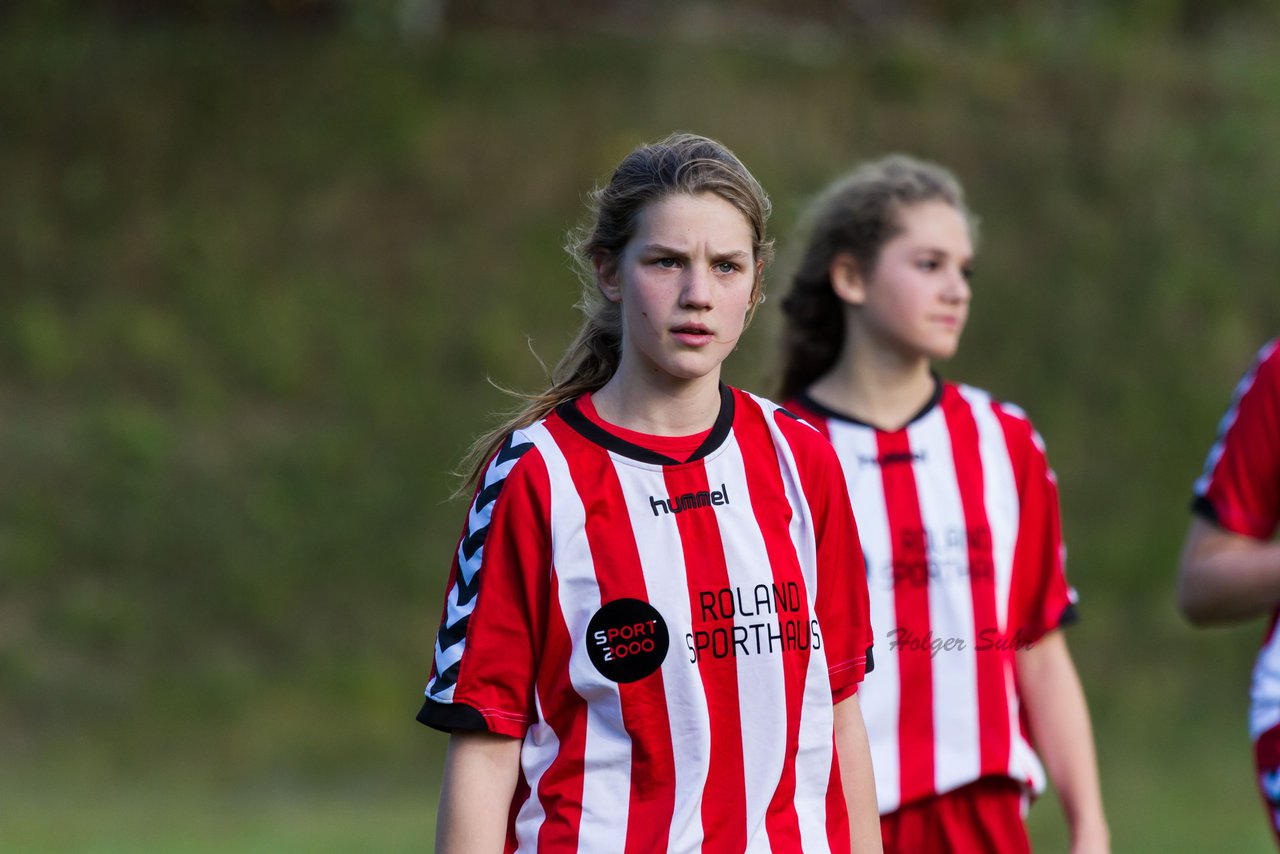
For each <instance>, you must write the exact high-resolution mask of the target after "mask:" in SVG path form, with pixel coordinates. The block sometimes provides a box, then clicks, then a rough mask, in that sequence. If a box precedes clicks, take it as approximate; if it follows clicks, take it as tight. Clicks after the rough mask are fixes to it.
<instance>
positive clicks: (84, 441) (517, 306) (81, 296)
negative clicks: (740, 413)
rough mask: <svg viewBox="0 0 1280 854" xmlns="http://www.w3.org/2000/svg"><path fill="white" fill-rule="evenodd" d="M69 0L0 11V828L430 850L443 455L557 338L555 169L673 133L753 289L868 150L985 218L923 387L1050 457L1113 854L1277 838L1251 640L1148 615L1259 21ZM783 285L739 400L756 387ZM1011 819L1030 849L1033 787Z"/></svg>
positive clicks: (1053, 847) (1161, 603) (1247, 320)
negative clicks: (995, 402)
mask: <svg viewBox="0 0 1280 854" xmlns="http://www.w3.org/2000/svg"><path fill="white" fill-rule="evenodd" d="M75 5H76V4H68V3H48V2H46V3H29V4H19V5H18V8H20V9H25V11H14V10H13V9H9V10H6V11H5V12H3V13H0V282H3V287H0V483H3V485H4V486H3V488H2V489H0V757H2V759H0V848H2V849H4V850H13V851H94V852H108V851H145V850H154V851H193V852H197V851H226V850H237V851H285V850H298V851H302V850H305V851H351V850H387V851H393V850H417V849H422V848H429V847H430V840H431V837H432V833H433V813H434V809H435V796H436V788H437V786H438V778H439V769H440V758H441V756H442V751H443V745H444V738H443V736H440V735H439V734H436V733H433V732H430V731H427V730H425V729H423V728H422V727H420V726H419V725H417V724H416V723H414V722H413V715H414V713H415V712H416V709H417V706H418V703H419V696H420V690H421V688H422V685H423V683H424V682H425V678H426V675H427V671H428V668H429V663H430V648H431V644H432V641H433V638H434V632H435V627H436V623H437V620H438V617H439V608H440V597H441V595H442V592H443V591H442V586H443V582H444V578H445V575H446V573H447V571H448V563H449V556H450V553H451V551H452V548H453V545H454V540H455V537H456V534H457V530H458V527H459V525H460V524H461V519H462V514H463V511H464V508H463V507H462V506H461V505H460V504H459V503H458V502H456V501H450V499H449V495H450V493H451V491H452V489H453V488H454V487H455V486H456V481H454V480H453V479H451V478H450V476H449V474H448V471H449V470H450V469H451V468H452V467H453V466H454V465H455V463H456V462H457V461H458V459H459V457H460V455H461V453H462V451H463V450H464V448H465V447H466V445H467V442H468V440H469V438H470V437H471V436H472V435H474V434H475V433H476V432H478V431H479V430H480V429H481V428H482V427H484V426H487V425H488V424H489V423H491V421H490V413H493V412H495V411H498V410H501V409H504V408H506V407H508V406H510V405H511V400H510V399H509V398H507V397H505V396H504V395H503V394H502V393H500V392H499V391H497V390H496V389H495V388H493V387H492V386H491V385H489V384H488V383H486V381H485V380H486V377H492V378H493V379H494V380H496V381H498V382H500V383H502V384H505V385H509V386H513V387H516V388H525V389H528V388H532V387H535V386H537V385H538V384H539V382H540V381H541V379H542V377H543V369H542V367H541V366H540V364H539V361H538V357H540V358H541V359H542V360H543V361H545V362H549V363H553V362H554V361H555V360H556V358H557V357H558V356H559V354H560V352H561V351H562V349H563V347H564V346H565V344H566V343H567V341H568V338H569V337H570V335H571V332H572V330H573V328H574V326H575V325H576V317H575V316H574V314H573V312H572V311H571V309H570V305H571V304H572V302H573V300H574V299H575V295H576V283H575V282H574V280H573V277H572V275H571V273H570V271H569V269H568V265H567V262H566V259H565V257H564V255H563V253H562V251H561V249H560V245H561V243H562V239H563V235H564V233H565V231H566V230H567V229H568V228H569V227H570V226H572V225H573V224H575V223H576V222H577V221H578V220H579V218H580V216H581V211H582V201H583V198H584V196H585V194H586V192H587V190H588V189H589V188H590V187H591V186H592V185H593V183H595V182H596V181H597V180H599V179H601V178H602V177H605V176H606V175H607V172H608V171H609V170H610V169H611V168H612V167H613V165H615V164H616V162H617V160H618V159H619V158H620V157H621V156H622V155H623V154H625V153H626V151H628V150H629V149H630V148H631V147H632V146H634V145H635V144H636V143H638V142H641V141H645V140H650V139H654V138H657V137H660V136H662V135H665V134H666V133H667V132H669V131H670V130H673V129H688V130H695V131H698V132H702V133H706V134H709V135H712V136H715V137H718V138H720V139H722V140H723V141H725V142H726V143H728V144H729V145H730V146H731V147H732V148H734V150H735V151H736V152H737V153H738V154H739V155H740V156H741V157H742V158H743V159H744V161H745V162H746V163H747V164H748V165H749V166H750V167H751V168H752V169H753V171H754V172H755V173H756V175H757V176H758V177H759V178H760V179H761V181H762V182H763V183H764V185H765V186H766V188H768V189H769V191H770V192H771V194H772V196H773V198H774V201H775V206H776V207H775V216H774V220H773V226H774V231H775V233H776V234H777V235H778V236H779V244H780V249H781V250H782V255H783V262H782V263H781V264H779V265H776V266H775V270H774V274H775V275H774V277H773V279H772V282H771V284H772V289H773V292H774V293H775V294H778V293H779V292H780V291H781V290H782V287H783V282H782V280H781V279H780V278H779V274H780V273H781V272H782V271H783V270H784V269H785V261H786V256H787V248H788V245H789V243H790V241H789V240H788V237H789V234H790V229H791V228H792V226H793V225H794V223H795V220H796V217H797V214H798V212H799V210H800V209H801V207H802V205H803V202H804V200H805V198H806V197H807V196H809V195H810V194H812V193H813V192H815V191H817V190H818V189H819V188H821V187H822V186H823V185H824V184H825V183H826V182H827V181H828V180H830V179H831V178H832V177H834V176H835V175H836V174H838V173H840V172H841V171H843V170H844V169H846V168H848V167H849V166H851V165H852V164H853V163H854V162H856V161H857V160H858V159H860V158H864V157H869V156H875V155H879V154H881V153H884V152H886V151H890V150H903V151H909V152H912V153H915V154H917V155H920V156H924V157H929V158H934V159H937V160H940V161H942V162H944V163H946V164H948V165H950V166H951V167H952V168H953V169H954V170H955V171H956V172H957V173H958V174H959V175H960V176H961V178H962V179H963V180H964V182H965V183H966V185H967V188H968V191H969V193H970V196H971V201H972V204H973V207H974V208H975V209H976V210H977V211H978V212H979V213H980V215H981V218H982V225H983V243H982V248H981V252H980V255H979V259H978V265H977V269H978V277H977V279H976V282H975V300H974V310H973V318H972V320H971V323H970V327H969V331H968V333H967V336H966V340H965V345H964V347H963V349H962V353H961V355H960V356H959V357H958V358H957V359H956V360H955V361H954V362H953V363H952V364H949V365H946V366H944V367H943V370H944V373H945V374H946V375H948V376H950V377H956V378H962V379H964V380H966V381H968V382H972V383H974V384H977V385H981V386H984V387H987V388H989V389H991V390H992V391H993V392H994V393H996V394H997V395H998V396H1000V397H1003V398H1006V399H1010V400H1013V401H1016V402H1018V403H1019V404H1021V405H1022V406H1023V407H1024V408H1026V409H1027V411H1028V412H1029V413H1030V415H1031V416H1032V418H1033V419H1034V420H1035V422H1036V424H1037V426H1038V427H1039V429H1040V431H1041V433H1042V434H1043V435H1044V436H1045V438H1046V441H1047V443H1048V447H1049V451H1050V457H1051V460H1052V461H1053V463H1054V465H1055V468H1056V469H1057V471H1058V474H1059V478H1060V481H1061V484H1062V495H1063V503H1064V513H1065V524H1066V531H1067V536H1068V542H1069V546H1070V550H1071V554H1070V559H1069V572H1070V575H1071V579H1072V581H1073V583H1074V584H1075V585H1076V586H1077V588H1078V589H1079V591H1080V594H1081V598H1082V613H1083V616H1084V619H1083V622H1082V623H1081V624H1080V625H1079V626H1078V627H1076V628H1073V629H1072V630H1071V632H1070V634H1069V640H1070V643H1071V645H1072V648H1073V650H1074V652H1075V655H1076V658H1077V663H1078V666H1079V669H1080V672H1081V676H1082V679H1083V680H1084V683H1085V687H1086V690H1087V692H1088V695H1089V700H1090V704H1091V707H1092V709H1093V714H1094V723H1095V727H1096V729H1097V739H1098V748H1099V753H1100V762H1101V768H1102V775H1103V786H1104V795H1105V796H1106V798H1107V803H1108V812H1109V818H1110V820H1111V825H1112V830H1113V835H1114V841H1115V850H1116V851H1118V852H1125V851H1162V852H1181V851H1186V852H1198V851H1233V852H1248V851H1266V850H1270V843H1269V842H1268V833H1267V829H1266V826H1265V820H1264V818H1263V815H1262V810H1261V808H1260V805H1259V801H1258V796H1257V795H1256V793H1255V790H1254V787H1253V784H1252V781H1251V770H1250V768H1251V766H1250V760H1249V746H1248V742H1247V737H1246V735H1245V730H1244V714H1245V706H1246V702H1245V692H1246V687H1247V680H1248V672H1249V668H1250V664H1251V659H1252V655H1253V653H1254V651H1255V649H1256V644H1257V640H1258V635H1259V634H1260V633H1261V631H1262V626H1261V625H1260V624H1253V625H1246V626H1242V627H1239V628H1234V629H1230V630H1215V631H1210V632H1200V633H1195V632H1192V631H1191V630H1189V629H1188V628H1186V627H1185V626H1184V625H1183V624H1182V623H1181V621H1180V620H1179V619H1178V617H1177V615H1176V613H1175V612H1174V609H1173V601H1172V579H1173V567H1174V563H1175V559H1176V555H1177V551H1178V548H1179V545H1180V542H1181V537H1182V533H1183V531H1184V530H1185V526H1186V523H1187V520H1188V515H1187V503H1188V496H1189V490H1190V485H1191V481H1192V480H1193V479H1194V477H1195V476H1196V475H1197V473H1198V471H1199V468H1200V465H1201V462H1202V460H1203V456H1204V453H1205V452H1206V450H1207V448H1208V446H1209V443H1210V441H1211V439H1212V436H1213V432H1214V427H1215V424H1216V421H1217V419H1218V418H1219V416H1220V415H1221V413H1222V411H1223V409H1224V407H1225V406H1226V403H1227V400H1228V398H1229V395H1230V391H1231V387H1232V385H1233V384H1234V383H1235V381H1236V379H1237V378H1238V377H1239V375H1240V373H1241V372H1242V371H1243V370H1244V368H1245V366H1246V365H1247V363H1248V361H1249V359H1250V358H1251V356H1252V354H1253V352H1254V351H1255V350H1256V349H1257V347H1258V346H1260V345H1261V344H1262V343H1263V341H1264V340H1266V339H1267V338H1269V337H1271V336H1273V335H1275V334H1276V333H1277V331H1280V292H1278V290H1277V287H1276V283H1275V278H1276V271H1277V269H1278V268H1280V244H1278V242H1277V239H1276V237H1277V232H1278V229H1280V219H1278V217H1277V214H1276V207H1275V199H1276V198H1278V197H1280V158H1277V157H1276V156H1275V153H1274V140H1275V139H1276V138H1277V137H1278V136H1280V50H1278V48H1280V36H1277V31H1276V30H1275V28H1274V27H1273V26H1270V25H1271V24H1274V23H1276V22H1275V21H1274V20H1273V19H1272V18H1273V17H1274V15H1273V13H1267V12H1266V11H1265V10H1266V8H1267V7H1266V6H1265V4H1250V3H1244V2H1237V3H1234V4H1221V9H1223V10H1225V11H1224V12H1223V13H1222V15H1220V16H1210V17H1211V18H1212V20H1210V21H1209V23H1205V22H1203V21H1199V22H1197V21H1195V20H1192V21H1190V23H1188V20H1187V19H1186V15H1185V14H1181V13H1185V12H1186V10H1187V9H1189V8H1192V7H1193V6H1194V5H1195V4H1189V3H1185V4H1179V3H1172V2H1166V3H1145V4H1143V3H1135V4H1132V10H1137V11H1132V14H1120V13H1118V12H1115V9H1119V8H1129V6H1128V5H1126V6H1123V7H1120V6H1117V7H1113V8H1112V12H1111V13H1109V14H1103V13H1102V11H1100V10H1102V9H1103V6H1104V4H1088V3H1082V4H1061V5H1055V6H1046V7H1043V8H1042V9H1039V10H1034V9H1030V7H1029V6H1026V5H1020V4H1010V6H1009V7H1008V9H1012V10H1013V12H1016V14H1014V13H1013V12H1011V13H1010V14H1007V15H1003V16H1002V15H1000V14H994V13H990V12H986V13H979V12H975V11H972V10H973V9H974V8H976V6H975V5H974V4H963V3H956V4H947V3H934V4H926V6H928V7H929V8H930V9H932V10H933V12H934V13H935V14H933V15H932V17H930V16H929V15H925V16H924V18H923V19H915V18H912V19H909V20H904V21H897V22H895V23H894V24H893V25H892V26H876V27H871V26H870V24H867V22H865V21H864V22H862V23H863V24H867V26H866V27H863V28H862V29H860V26H862V25H861V24H859V23H858V22H857V21H855V22H853V24H851V25H846V26H834V25H831V22H830V21H827V22H825V23H823V22H819V23H813V22H810V23H804V22H798V23H794V25H788V26H781V25H780V24H779V22H778V21H776V20H774V19H769V18H764V19H757V18H745V19H744V20H745V21H746V23H743V24H742V25H741V26H740V27H738V28H734V27H732V26H729V25H727V24H726V23H725V21H726V17H727V16H728V12H726V11H725V9H724V8H722V7H721V6H718V5H717V4H714V3H703V4H694V5H692V6H690V7H688V8H687V9H685V10H684V11H683V12H682V13H681V14H674V13H673V14H672V15H671V16H670V17H669V18H667V19H663V20H664V21H665V23H664V24H662V25H653V24H650V26H649V27H648V28H647V29H644V30H643V32H644V37H641V36H638V35H636V34H635V33H631V34H626V35H624V34H621V33H620V32H617V33H615V34H613V35H610V34H608V33H609V32H611V31H610V30H609V28H607V27H603V28H600V27H597V28H595V29H590V30H576V29H574V28H572V27H559V28H546V29H544V30H542V31H540V32H538V33H533V34H531V33H529V32H523V31H521V30H520V29H519V27H516V26H506V27H502V26H497V25H494V24H493V22H492V21H491V22H489V24H488V25H483V24H484V22H483V21H476V20H470V21H469V23H468V19H466V18H465V16H463V18H464V24H465V25H462V24H460V25H458V26H456V27H451V26H448V23H449V19H448V17H447V16H446V17H445V18H444V19H442V20H443V21H444V22H445V26H442V27H441V28H440V29H439V30H438V31H436V32H434V34H433V33H430V32H422V33H419V34H418V35H417V36H416V37H413V38H410V37H407V36H405V35H403V34H401V35H397V32H396V29H395V27H393V26H391V25H390V23H389V21H391V18H392V16H391V14H390V12H388V11H387V10H388V9H389V8H390V7H389V6H388V4H385V3H383V4H381V5H378V4H373V5H370V6H367V7H362V8H363V11H362V12H361V13H359V14H354V13H353V14H351V15H348V16H347V17H346V18H342V19H340V20H328V21H323V22H321V23H320V24H314V23H307V24H306V25H301V24H299V25H293V24H282V23H279V22H278V21H275V20H274V19H270V20H268V21H267V23H263V22H262V21H258V20H256V19H255V20H254V21H251V22H246V21H244V20H241V19H240V18H237V17H235V16H222V15H219V14H217V13H216V12H214V11H210V10H211V9H216V7H217V4H212V3H204V4H201V3H187V4H186V7H188V8H187V11H188V13H191V10H192V9H195V10H196V11H195V13H191V14H188V15H186V16H183V15H156V14H142V15H132V16H131V15H125V14H117V15H115V16H110V15H105V14H99V15H92V14H79V13H73V11H72V9H73V8H74V7H75ZM129 5H130V4H128V3H123V4H121V3H117V4H116V6H117V7H121V8H123V7H128V6H129ZM133 5H134V6H141V7H147V6H148V4H146V3H134V4H133ZM156 5H157V4H151V6H156ZM160 5H163V4H160ZM249 5H252V4H241V6H249ZM268 5H271V6H272V7H273V8H276V9H277V11H278V10H279V9H281V8H287V7H289V6H290V4H287V3H276V4H268ZM293 5H296V6H306V4H305V3H299V4H293ZM405 5H406V7H407V6H408V5H410V4H405ZM562 5H563V4H562ZM756 5H757V6H760V5H763V6H767V5H768V4H756ZM1068 6H1071V8H1075V9H1076V10H1077V12H1078V13H1077V14H1070V15H1069V14H1066V13H1065V12H1063V9H1065V8H1067V7H1068ZM482 7H483V4H482ZM674 7H675V4H673V5H668V6H663V7H662V8H664V9H667V10H668V11H670V10H671V9H672V8H674ZM357 8H361V7H357ZM452 8H456V6H455V7H452ZM518 8H519V9H521V10H524V12H525V14H526V15H527V14H528V9H527V8H526V7H524V6H521V7H518ZM680 8H684V7H680ZM371 10H372V11H371ZM379 10H381V11H379ZM949 10H950V11H949ZM957 10H958V11H957ZM966 10H968V11H966ZM1079 10H1085V12H1089V13H1090V14H1084V12H1079ZM1180 10H1181V11H1180ZM1006 11H1008V10H1006ZM1228 12H1230V13H1231V14H1227V13H1228ZM470 14H471V15H472V17H473V18H475V17H477V16H478V17H480V18H483V15H480V13H477V12H475V11H472V12H471V13H470ZM760 20H763V21H764V23H763V24H761V23H759V21H760ZM753 21H754V22H755V23H752V22H753ZM1192 24H1194V26H1192ZM616 29H617V30H622V29H623V28H621V27H618V28H616ZM602 33H604V34H602ZM777 303H778V300H777V299H775V300H773V301H771V302H768V303H766V305H765V307H764V309H763V310H762V312H761V314H760V315H759V316H758V317H757V319H756V322H755V325H754V326H753V328H752V329H751V330H750V332H749V333H748V338H747V340H746V341H745V342H744V344H743V346H742V347H741V352H739V353H738V354H737V355H735V357H734V359H733V360H732V361H731V363H730V365H729V369H728V378H729V379H730V381H732V382H735V383H737V384H740V385H743V386H745V387H747V388H750V389H752V390H758V391H761V392H764V393H771V391H772V382H773V380H774V379H775V378H776V376H777V374H776V360H775V351H776V347H775V343H774V341H775V335H776V327H777V322H776V321H777V318H776V315H775V314H774V313H773V312H774V311H775V310H776V308H777ZM535 354H537V355H536V356H535ZM1030 822H1031V826H1032V830H1033V834H1034V838H1035V841H1036V843H1037V850H1039V851H1046V852H1054V851H1065V850H1066V844H1065V839H1064V833H1063V829H1062V820H1061V817H1060V813H1059V812H1058V810H1057V807H1056V805H1055V804H1054V803H1053V800H1052V796H1049V797H1046V798H1045V799H1044V801H1043V802H1041V803H1038V804H1037V805H1036V806H1035V807H1034V808H1033V809H1032V812H1031V816H1030Z"/></svg>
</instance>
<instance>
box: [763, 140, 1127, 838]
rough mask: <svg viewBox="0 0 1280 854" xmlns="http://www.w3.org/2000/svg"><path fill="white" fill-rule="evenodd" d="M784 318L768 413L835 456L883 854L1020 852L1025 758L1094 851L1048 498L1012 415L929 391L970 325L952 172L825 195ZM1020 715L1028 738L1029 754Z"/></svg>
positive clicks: (964, 243) (938, 385)
mask: <svg viewBox="0 0 1280 854" xmlns="http://www.w3.org/2000/svg"><path fill="white" fill-rule="evenodd" d="M811 230H812V233H811V236H810V237H809V239H808V242H807V247H806V249H805V252H804V254H803V256H802V257H801V260H800V262H799V266H798V269H797V271H796V273H795V275H794V278H793V282H792V288H791V292H790V294H789V296H788V297H787V299H786V301H785V304H784V311H785V313H786V322H787V337H786V343H785V359H784V361H785V369H784V370H785V375H784V380H783V388H782V399H783V400H790V401H791V402H790V403H788V404H787V405H788V408H790V409H791V410H792V411H794V412H797V413H799V414H800V415H801V416H802V417H804V418H806V419H807V420H809V421H810V422H811V423H814V424H815V425H817V426H819V427H820V428H821V429H822V430H823V431H824V432H825V433H826V434H827V435H828V438H830V440H831V442H832V444H833V445H834V446H835V448H836V450H837V452H838V454H839V455H840V458H841V462H842V463H843V465H844V468H845V475H846V478H847V480H848V484H849V491H850V496H851V498H852V500H853V506H854V515H855V516H856V517H857V520H858V529H859V533H860V537H861V541H862V545H863V549H864V553H865V556H866V561H867V573H868V587H869V588H870V595H871V619H872V624H873V625H874V626H875V627H876V637H877V640H878V641H879V643H878V644H877V647H876V671H877V672H876V673H875V674H874V675H873V676H872V677H870V678H869V679H868V681H867V684H866V685H865V686H864V687H863V689H862V691H860V692H859V699H860V701H861V704H862V710H863V714H864V716H865V720H866V723H867V731H868V735H869V738H870V741H871V750H872V760H873V764H874V767H875V777H876V788H877V794H878V800H879V807H880V812H881V817H882V822H881V829H882V832H883V835H884V845H885V850H886V851H895V852H913V853H914V852H920V851H946V852H970V851H972V852H987V854H990V852H1001V853H1002V854H1003V852H1024V851H1028V850H1029V843H1028V839H1027V835H1026V830H1025V828H1024V826H1023V821H1022V812H1023V809H1024V807H1025V804H1026V800H1027V796H1029V795H1031V794H1034V793H1037V792H1039V791H1040V790H1042V789H1043V788H1044V785H1045V779H1044V776H1045V775H1044V769H1043V768H1042V766H1041V763H1040V760H1039V758H1038V757H1037V755H1036V752H1035V751H1033V749H1032V745H1034V746H1035V748H1036V749H1037V750H1038V751H1039V753H1040V756H1042V757H1043V759H1044V764H1045V766H1047V768H1048V776H1049V777H1050V778H1051V779H1052V781H1053V783H1054V786H1055V788H1056V790H1057V791H1058V794H1059V797H1060V799H1061V801H1062V803H1063V805H1064V808H1065V810H1066V813H1067V819H1068V823H1069V825H1070V830H1071V835H1072V850H1073V851H1074V852H1077V854H1083V852H1103V851H1106V850H1107V849H1108V845H1109V843H1108V833H1107V828H1106V825H1105V821H1104V819H1103V812H1102V806H1101V798H1100V795H1099V786H1098V777H1097V771H1096V765H1095V759H1094V751H1093V741H1092V735H1091V731H1090V724H1089V716H1088V710H1087V708H1086V706H1085V702H1084V696H1083V692H1082V691H1081V688H1080V683H1079V680H1078V679H1077V676H1076V671H1075V668H1074V665H1073V664H1072V661H1071V657H1070V654H1069V653H1068V651H1067V647H1066V643H1065V641H1064V639H1063V636H1062V632H1061V631H1059V628H1060V627H1061V626H1062V625H1063V624H1064V623H1066V622H1068V621H1069V620H1070V619H1071V617H1072V615H1073V612H1074V593H1073V591H1072V590H1071V589H1070V588H1069V587H1068V585H1067V583H1066V579H1065V577H1064V575H1063V566H1062V555H1063V550H1062V543H1061V539H1060V533H1059V519H1058V495H1057V486H1056V483H1055V481H1054V476H1053V472H1052V471H1051V470H1050V469H1049V467H1048V464H1047V462H1046V460H1045V454H1044V448H1043V446H1042V444H1041V441H1040V437H1039V436H1038V435H1037V434H1036V432H1035V430H1034V429H1033V428H1032V426H1031V424H1030V423H1029V422H1028V420H1027V418H1026V416H1025V415H1024V414H1023V413H1022V412H1021V411H1020V410H1019V409H1018V408H1017V407H1014V406H1011V405H1008V404H1002V403H998V402H996V401H994V400H992V399H991V397H989V396H988V395H987V394H986V393H985V392H983V391H980V390H978V389H975V388H972V387H969V386H965V385H957V384H952V383H948V382H943V381H942V380H941V379H940V378H939V377H938V375H937V374H936V373H934V372H933V370H932V363H933V362H934V361H936V360H942V359H947V358H949V357H950V356H952V355H953V354H954V353H955V352H956V348H957V347H958V345H959V342H960V336H961V333H962V332H963V330H964V326H965V320H966V319H967V316H968V311H969V300H970V296H971V294H970V288H969V276H970V268H971V265H972V259H973V220H972V217H971V216H970V214H969V212H968V211H967V209H966V207H965V203H964V198H963V195H962V192H961V189H960V186H959V184H958V183H957V182H956V181H955V179H954V178H953V177H952V176H951V175H950V173H948V172H947V171H945V170H943V169H941V168H939V167H937V166H934V165H932V164H926V163H923V162H920V161H916V160H913V159H911V158H907V157H902V156H893V157H889V158H886V159H883V160H880V161H877V162H872V163H868V164H865V165H863V166H862V167H861V168H859V169H857V170H856V171H854V172H853V173H852V174H851V175H850V176H848V177H846V178H845V179H844V180H842V181H839V182H837V183H836V184H834V185H833V186H832V187H831V188H830V189H829V190H828V191H827V192H826V194H825V195H824V196H823V197H822V198H821V199H819V200H818V202H817V203H816V204H815V206H814V209H813V212H812V213H811ZM1024 713H1025V717H1026V721H1027V722H1028V723H1029V725H1030V734H1029V735H1030V738H1029V739H1028V738H1027V736H1026V735H1024V731H1023V727H1022V725H1021V718H1022V716H1023V714H1024Z"/></svg>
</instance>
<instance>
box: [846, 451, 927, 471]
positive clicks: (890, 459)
mask: <svg viewBox="0 0 1280 854" xmlns="http://www.w3.org/2000/svg"><path fill="white" fill-rule="evenodd" d="M922 462H924V451H895V452H892V453H888V454H881V455H880V456H878V457H871V456H866V455H864V454H859V455H858V465H860V466H879V467H880V468H885V467H886V466H891V465H894V464H896V463H922Z"/></svg>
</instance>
